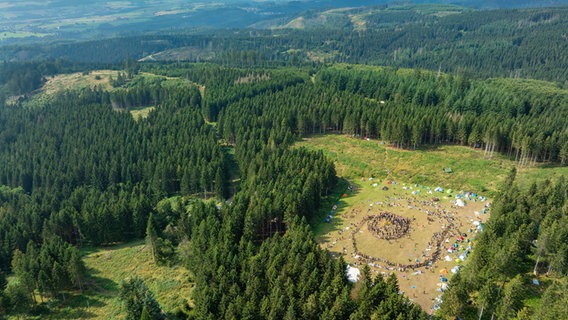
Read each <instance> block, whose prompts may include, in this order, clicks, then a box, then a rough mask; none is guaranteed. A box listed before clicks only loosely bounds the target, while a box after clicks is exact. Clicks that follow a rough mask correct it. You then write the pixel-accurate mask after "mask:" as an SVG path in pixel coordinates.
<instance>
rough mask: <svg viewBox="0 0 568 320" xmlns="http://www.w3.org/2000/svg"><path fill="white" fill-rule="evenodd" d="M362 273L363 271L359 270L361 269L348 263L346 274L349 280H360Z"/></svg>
mask: <svg viewBox="0 0 568 320" xmlns="http://www.w3.org/2000/svg"><path fill="white" fill-rule="evenodd" d="M360 274H361V271H359V269H357V268H354V267H352V266H350V265H347V268H346V270H345V275H346V276H347V280H349V281H351V282H357V280H359V275H360Z"/></svg>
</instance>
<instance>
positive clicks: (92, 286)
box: [50, 241, 193, 319]
mask: <svg viewBox="0 0 568 320" xmlns="http://www.w3.org/2000/svg"><path fill="white" fill-rule="evenodd" d="M84 253H85V256H84V258H83V260H84V261H85V265H86V267H87V270H88V273H89V277H88V279H87V281H86V284H85V287H86V288H87V289H86V290H85V292H84V294H82V295H80V294H79V293H78V292H75V293H71V294H68V297H67V300H66V301H67V302H66V305H67V306H66V307H62V308H60V309H59V310H58V312H56V313H54V314H52V315H51V317H50V318H52V319H78V318H91V319H124V318H125V314H124V312H123V309H122V306H121V302H120V301H119V300H118V298H117V294H118V288H119V284H120V281H121V280H122V279H126V278H128V277H132V276H135V275H137V276H140V277H141V278H142V279H144V282H145V283H146V285H147V286H148V287H149V288H150V290H152V292H153V293H154V295H155V296H156V298H157V300H158V302H159V303H160V305H161V306H162V308H163V309H164V311H166V312H171V311H172V310H173V309H175V308H176V307H179V306H181V305H183V304H184V303H186V302H189V303H191V301H190V300H189V297H190V296H191V290H192V286H193V284H192V283H191V282H190V279H191V275H190V273H189V272H188V271H187V270H186V269H185V268H183V267H180V266H174V267H167V266H158V265H156V264H155V263H154V262H153V261H152V258H151V256H150V252H149V250H147V249H146V247H145V245H144V243H143V242H142V241H138V242H133V243H128V244H121V245H117V246H113V247H109V248H102V249H90V250H89V249H86V250H84Z"/></svg>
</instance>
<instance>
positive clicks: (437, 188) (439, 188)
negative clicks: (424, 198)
mask: <svg viewBox="0 0 568 320" xmlns="http://www.w3.org/2000/svg"><path fill="white" fill-rule="evenodd" d="M434 191H436V192H444V189H442V188H441V187H436V189H434Z"/></svg>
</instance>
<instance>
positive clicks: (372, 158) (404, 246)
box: [297, 135, 566, 312]
mask: <svg viewBox="0 0 568 320" xmlns="http://www.w3.org/2000/svg"><path fill="white" fill-rule="evenodd" d="M297 146H303V147H306V148H309V149H321V150H324V152H325V153H326V154H327V155H328V156H329V157H330V158H331V159H333V160H334V161H335V165H336V170H337V175H338V176H340V177H342V179H343V180H342V182H341V183H340V186H339V187H338V190H336V195H335V197H333V196H332V197H329V199H327V201H328V202H327V206H328V207H329V208H327V210H326V211H325V212H323V213H322V214H321V216H320V218H319V220H318V221H312V225H313V227H314V232H315V234H316V237H317V239H318V241H319V242H320V244H321V246H322V247H323V248H326V249H327V250H329V251H330V252H331V253H332V254H333V255H342V256H343V257H344V259H345V260H346V261H347V262H348V263H350V264H352V265H354V266H357V267H359V268H360V267H361V266H362V265H364V264H368V265H369V266H370V267H371V270H372V272H373V273H374V274H378V273H382V274H384V275H388V274H390V273H395V274H396V275H397V276H398V279H399V283H400V288H401V290H402V291H404V292H405V294H407V296H408V297H409V298H410V299H412V300H413V301H415V302H416V303H418V304H420V305H421V306H422V307H423V308H424V309H425V310H430V311H431V312H432V311H433V310H431V308H432V307H433V306H434V305H436V304H437V302H436V301H435V299H436V298H437V297H438V296H439V295H440V294H441V291H440V290H441V286H442V285H443V282H441V278H442V277H444V278H447V279H449V278H451V274H452V271H451V270H452V269H453V268H454V267H455V266H459V265H461V264H463V263H464V262H463V260H467V256H462V255H463V254H464V253H466V251H468V247H470V246H471V249H472V250H475V235H476V233H477V229H478V228H477V225H478V224H481V225H482V224H483V223H484V222H485V221H486V220H487V218H488V217H489V213H490V210H489V209H486V206H489V204H490V202H491V200H490V198H491V196H493V195H495V194H496V192H497V190H498V187H499V184H501V183H502V181H503V180H504V178H505V177H506V175H507V174H508V172H509V171H510V169H511V168H512V167H513V166H514V162H513V161H512V160H509V159H506V158H505V157H503V156H501V155H494V157H493V159H492V160H489V159H483V151H482V150H476V149H472V148H468V147H462V146H440V147H437V148H431V149H425V150H416V151H408V150H399V149H395V148H390V147H388V146H386V145H385V144H382V143H381V142H380V141H376V140H371V141H366V140H362V139H355V138H352V137H347V136H343V135H324V136H313V137H309V138H307V139H304V140H303V141H301V142H300V143H298V144H297ZM444 168H451V169H452V171H453V172H452V173H446V172H444V170H443V169H444ZM543 172H544V174H542V173H543ZM564 173H566V170H565V169H563V168H545V167H538V168H537V167H534V168H526V169H522V170H520V172H519V176H518V177H519V179H520V180H521V182H522V183H525V184H528V183H529V182H530V181H533V180H534V179H535V178H537V177H539V178H540V177H542V176H544V177H553V176H556V175H559V174H564ZM348 186H352V187H353V191H350V190H348ZM437 187H441V188H442V189H443V192H439V191H436V190H435V188H437ZM448 189H453V190H451V192H448V191H449V190H448ZM468 191H469V192H471V193H472V194H471V195H470V199H471V200H468V199H465V206H463V207H460V206H458V205H456V195H458V196H460V197H461V196H464V197H466V192H468ZM473 194H476V195H477V197H475V196H473ZM482 196H484V197H487V199H484V198H482ZM435 198H436V199H435ZM435 200H436V201H435ZM333 205H335V206H337V208H336V209H335V210H334V209H333ZM484 209H486V210H484ZM484 211H485V213H484ZM332 212H333V213H332ZM385 213H388V214H392V216H393V217H395V218H394V219H398V221H404V222H405V223H404V225H405V226H407V227H408V230H407V231H406V230H402V229H401V230H402V231H401V232H400V234H397V235H396V236H395V237H392V238H391V239H389V240H387V239H384V237H383V238H381V234H380V233H377V232H376V229H377V227H378V229H379V231H381V230H382V231H384V230H387V231H388V230H393V228H394V229H396V228H399V227H398V226H396V225H395V223H393V221H392V220H389V219H385V218H384V214H385ZM329 214H332V215H333V217H332V218H331V219H330V222H329V223H326V222H324V220H325V219H326V218H329ZM373 216H376V217H375V218H373ZM373 221H374V227H375V230H370V227H371V229H372V228H373V224H372V222H373ZM387 233H388V232H387ZM464 234H465V236H464ZM383 236H384V234H383ZM460 236H462V238H463V240H461V239H459V237H460ZM454 245H455V246H456V247H457V249H458V250H452V251H448V250H449V248H450V247H453V246H454ZM466 255H467V254H466ZM460 256H462V257H463V258H464V259H460ZM448 260H449V261H448ZM440 271H442V272H443V274H441V273H440Z"/></svg>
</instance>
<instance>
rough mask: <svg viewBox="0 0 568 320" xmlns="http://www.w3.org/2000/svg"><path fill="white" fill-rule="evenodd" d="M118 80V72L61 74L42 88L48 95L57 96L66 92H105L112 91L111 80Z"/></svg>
mask: <svg viewBox="0 0 568 320" xmlns="http://www.w3.org/2000/svg"><path fill="white" fill-rule="evenodd" d="M111 77H112V78H114V79H116V78H117V77H118V71H115V70H97V71H92V72H89V73H88V74H84V73H80V72H77V73H70V74H60V75H57V76H55V77H52V78H50V79H48V80H47V82H46V83H45V84H44V86H43V88H42V92H43V93H44V94H47V95H51V94H55V93H58V92H61V91H64V90H74V89H85V88H94V87H95V86H99V87H102V88H103V89H105V90H111V89H112V86H111V84H110V78H111Z"/></svg>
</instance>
